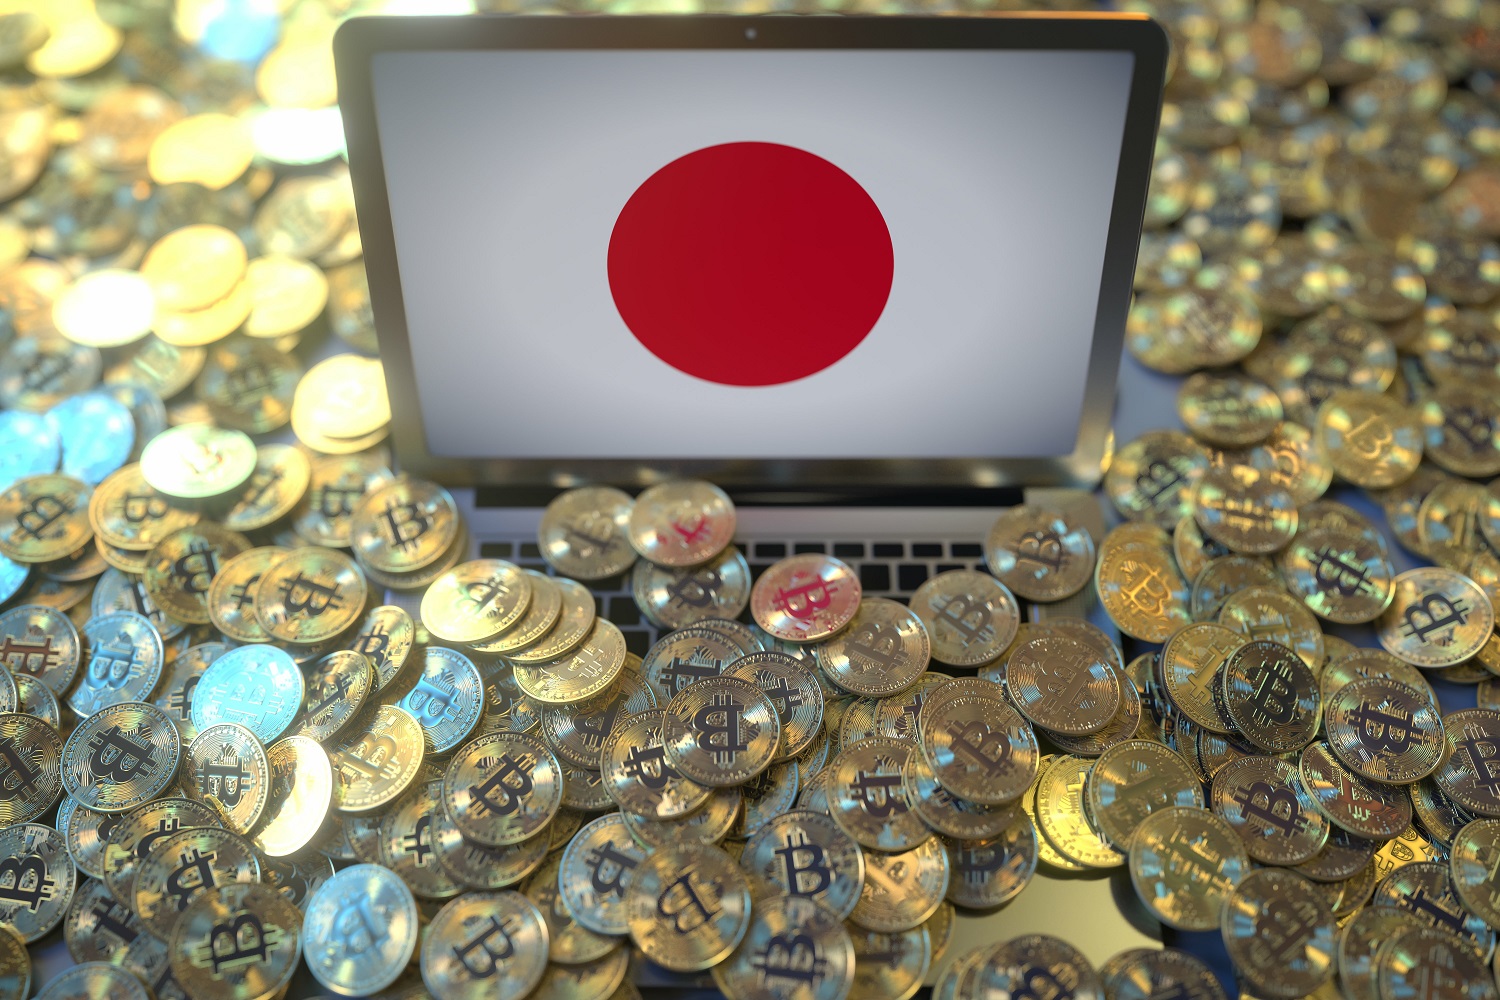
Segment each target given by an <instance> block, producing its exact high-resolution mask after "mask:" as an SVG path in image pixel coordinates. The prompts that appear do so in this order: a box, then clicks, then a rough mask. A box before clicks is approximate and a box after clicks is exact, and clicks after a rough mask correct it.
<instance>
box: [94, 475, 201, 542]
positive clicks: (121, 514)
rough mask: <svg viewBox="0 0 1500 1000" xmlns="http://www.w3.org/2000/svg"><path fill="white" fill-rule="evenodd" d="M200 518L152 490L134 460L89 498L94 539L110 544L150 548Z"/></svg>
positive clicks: (104, 481) (108, 478)
mask: <svg viewBox="0 0 1500 1000" xmlns="http://www.w3.org/2000/svg"><path fill="white" fill-rule="evenodd" d="M197 520H198V515H197V514H196V513H194V512H192V511H188V510H184V509H182V508H180V507H174V506H172V504H171V501H170V500H169V499H168V498H167V497H165V496H163V495H162V494H161V493H158V492H157V491H156V490H154V489H152V488H151V487H150V486H149V485H147V483H146V478H145V476H144V475H142V473H141V467H140V465H138V464H136V463H134V462H132V463H131V464H129V465H125V466H122V467H120V468H119V469H116V470H115V471H114V472H112V473H110V474H109V475H108V476H107V477H105V479H104V480H103V481H102V482H101V483H100V484H99V485H98V486H96V487H95V488H94V494H93V496H92V497H90V498H89V523H90V524H91V525H92V526H93V529H94V535H95V538H96V539H97V540H99V541H102V542H104V543H105V544H107V545H113V546H116V547H117V548H124V549H130V550H132V551H149V550H150V549H151V548H152V547H154V546H155V545H156V543H157V542H159V541H161V540H162V539H163V538H165V537H166V536H168V535H170V534H172V533H173V532H174V531H176V530H178V529H179V528H186V527H188V526H190V525H192V524H194V523H196V522H197Z"/></svg>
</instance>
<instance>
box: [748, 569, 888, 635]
mask: <svg viewBox="0 0 1500 1000" xmlns="http://www.w3.org/2000/svg"><path fill="white" fill-rule="evenodd" d="M860 594H861V588H860V584H859V577H858V576H856V575H855V573H854V570H853V569H852V568H851V567H850V566H849V565H848V564H847V563H845V562H843V561H842V560H840V559H835V558H834V557H832V556H827V555H823V554H822V553H817V552H807V553H803V554H801V555H794V556H788V557H787V558H785V559H779V560H777V561H776V562H775V563H773V564H772V565H771V567H770V568H769V569H767V570H766V571H765V572H764V573H762V574H761V576H760V579H758V580H756V581H755V586H754V587H753V588H752V589H751V591H750V613H751V614H752V615H754V616H755V623H756V624H757V625H759V626H760V627H761V628H763V629H765V631H766V632H767V633H769V634H770V635H773V636H775V637H776V638H778V639H786V640H788V641H791V642H817V641H818V640H820V639H827V638H828V637H830V636H832V635H835V634H837V633H838V632H839V631H840V630H841V629H843V627H844V626H845V625H847V624H849V622H850V620H851V619H853V617H854V615H855V612H856V611H858V610H859V599H860Z"/></svg>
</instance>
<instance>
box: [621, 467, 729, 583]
mask: <svg viewBox="0 0 1500 1000" xmlns="http://www.w3.org/2000/svg"><path fill="white" fill-rule="evenodd" d="M734 528H735V515H734V503H733V502H732V501H731V500H730V499H729V496H728V494H726V493H725V492H724V491H723V490H721V489H719V488H718V487H717V486H714V485H713V484H712V483H706V482H703V481H702V480H697V479H683V480H677V481H675V482H667V483H658V484H657V485H655V486H652V487H649V488H647V489H646V490H644V491H642V492H641V495H640V496H638V497H636V498H635V505H634V507H632V508H631V511H630V520H629V524H628V531H629V535H630V544H631V545H632V546H634V547H635V550H636V552H638V553H640V554H641V555H642V556H644V557H645V558H646V559H649V560H650V561H652V562H654V563H656V564H658V565H660V566H676V567H682V566H696V565H698V564H699V563H704V562H707V561H708V560H710V559H712V558H713V557H714V556H716V555H718V554H719V553H720V552H722V551H723V550H724V549H725V547H727V546H728V545H729V543H730V541H731V540H732V539H733V538H734Z"/></svg>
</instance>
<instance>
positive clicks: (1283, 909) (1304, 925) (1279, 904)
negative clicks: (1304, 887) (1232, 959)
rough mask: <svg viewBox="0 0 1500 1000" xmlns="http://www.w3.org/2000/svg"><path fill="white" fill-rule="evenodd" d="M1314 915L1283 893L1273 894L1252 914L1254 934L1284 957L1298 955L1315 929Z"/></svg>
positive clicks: (1275, 952) (1274, 951) (1279, 956)
mask: <svg viewBox="0 0 1500 1000" xmlns="http://www.w3.org/2000/svg"><path fill="white" fill-rule="evenodd" d="M1317 926H1318V922H1317V920H1316V919H1315V914H1312V913H1307V912H1304V911H1303V910H1302V908H1301V907H1298V906H1297V905H1296V904H1295V903H1293V902H1291V901H1290V900H1288V899H1286V898H1285V897H1284V896H1272V897H1271V898H1270V899H1268V900H1266V903H1265V906H1264V908H1263V909H1262V910H1261V912H1260V913H1258V914H1256V917H1255V936H1256V937H1258V938H1260V939H1261V940H1262V941H1264V942H1265V943H1266V945H1267V946H1268V947H1269V948H1270V949H1271V952H1272V954H1274V955H1276V956H1277V957H1278V958H1281V959H1283V960H1289V959H1291V958H1292V957H1294V956H1295V957H1298V958H1300V957H1301V954H1302V951H1303V948H1304V947H1305V943H1306V941H1307V939H1308V938H1309V937H1310V936H1311V935H1312V934H1313V932H1314V931H1316V930H1317Z"/></svg>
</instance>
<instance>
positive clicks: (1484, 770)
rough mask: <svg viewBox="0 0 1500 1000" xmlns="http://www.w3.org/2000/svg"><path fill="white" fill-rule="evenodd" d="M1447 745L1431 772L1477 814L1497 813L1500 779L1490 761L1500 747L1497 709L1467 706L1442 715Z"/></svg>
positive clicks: (1499, 805) (1491, 814)
mask: <svg viewBox="0 0 1500 1000" xmlns="http://www.w3.org/2000/svg"><path fill="white" fill-rule="evenodd" d="M1443 731H1444V734H1445V738H1446V740H1447V749H1446V752H1445V753H1444V754H1443V758H1444V759H1443V762H1442V763H1441V764H1440V765H1439V766H1438V769H1437V770H1436V771H1434V772H1433V778H1434V779H1435V780H1436V781H1437V784H1438V786H1439V787H1440V788H1441V789H1442V790H1443V791H1444V792H1446V793H1447V794H1448V795H1449V796H1450V797H1451V798H1452V799H1453V800H1454V801H1455V802H1457V803H1458V804H1459V805H1460V806H1462V807H1463V808H1465V809H1467V810H1469V811H1470V812H1471V813H1474V814H1477V815H1480V816H1500V780H1497V778H1496V775H1495V767H1494V766H1493V765H1492V764H1491V763H1490V761H1491V760H1492V759H1494V757H1495V756H1496V755H1497V751H1500V746H1497V744H1496V743H1495V742H1494V741H1495V740H1496V738H1497V737H1500V712H1496V711H1494V710H1492V709H1487V708H1466V709H1459V710H1458V711H1456V712H1450V713H1448V714H1447V715H1446V716H1444V717H1443Z"/></svg>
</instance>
